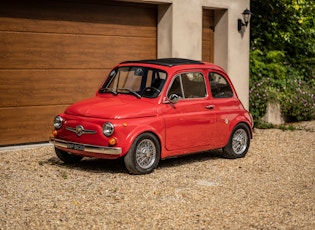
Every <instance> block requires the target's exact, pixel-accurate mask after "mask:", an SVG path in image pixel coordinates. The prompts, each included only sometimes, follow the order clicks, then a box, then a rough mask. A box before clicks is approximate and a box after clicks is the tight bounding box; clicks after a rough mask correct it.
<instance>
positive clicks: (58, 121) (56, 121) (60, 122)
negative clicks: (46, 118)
mask: <svg viewBox="0 0 315 230" xmlns="http://www.w3.org/2000/svg"><path fill="white" fill-rule="evenodd" d="M63 122H64V119H63V118H62V117H61V116H59V115H58V116H56V117H55V118H54V127H55V129H60V128H61V127H62V125H63Z"/></svg>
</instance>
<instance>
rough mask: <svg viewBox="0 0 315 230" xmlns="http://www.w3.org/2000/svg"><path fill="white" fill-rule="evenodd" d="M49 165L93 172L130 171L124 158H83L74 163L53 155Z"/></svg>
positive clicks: (48, 162) (48, 161) (47, 162)
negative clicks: (64, 161) (63, 160)
mask: <svg viewBox="0 0 315 230" xmlns="http://www.w3.org/2000/svg"><path fill="white" fill-rule="evenodd" d="M44 163H46V164H49V165H53V166H57V167H61V168H68V169H74V170H82V171H88V172H93V173H100V172H103V173H104V172H105V173H128V171H127V169H126V168H125V165H124V160H123V159H117V160H106V159H94V158H83V159H82V160H81V161H79V162H77V163H72V164H68V163H67V164H66V163H63V162H62V161H61V160H59V159H58V158H57V157H51V158H49V159H48V160H47V161H46V162H44Z"/></svg>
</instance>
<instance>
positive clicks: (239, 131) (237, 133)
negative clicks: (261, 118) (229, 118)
mask: <svg viewBox="0 0 315 230" xmlns="http://www.w3.org/2000/svg"><path fill="white" fill-rule="evenodd" d="M249 145H250V131H249V128H248V126H247V125H246V124H243V123H240V124H238V125H236V126H235V127H234V129H233V131H232V133H231V136H230V139H229V142H228V143H227V145H226V146H225V147H224V148H223V156H224V157H226V158H230V159H235V158H241V157H244V156H245V155H246V153H247V152H248V149H249Z"/></svg>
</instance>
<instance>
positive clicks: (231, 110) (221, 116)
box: [208, 71, 241, 148]
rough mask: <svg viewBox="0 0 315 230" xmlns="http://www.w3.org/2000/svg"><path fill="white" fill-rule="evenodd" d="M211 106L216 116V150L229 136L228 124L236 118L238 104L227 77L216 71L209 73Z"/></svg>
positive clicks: (238, 108)
mask: <svg viewBox="0 0 315 230" xmlns="http://www.w3.org/2000/svg"><path fill="white" fill-rule="evenodd" d="M208 81H209V84H210V89H211V104H212V105H213V107H214V108H213V111H214V112H215V115H216V136H215V143H216V146H215V147H216V148H220V147H223V146H224V145H225V144H226V142H227V140H228V138H229V136H230V123H231V122H232V121H233V120H234V119H235V118H236V117H237V116H238V113H239V111H240V109H241V107H240V102H239V100H238V98H237V96H236V95H235V92H234V91H233V88H232V86H231V83H230V82H229V80H228V77H227V76H225V74H224V73H221V72H218V71H209V73H208Z"/></svg>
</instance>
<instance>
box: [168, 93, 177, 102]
mask: <svg viewBox="0 0 315 230" xmlns="http://www.w3.org/2000/svg"><path fill="white" fill-rule="evenodd" d="M178 99H179V96H178V95H177V94H171V95H170V97H169V98H168V101H169V102H170V103H171V104H176V103H177V102H178Z"/></svg>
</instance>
